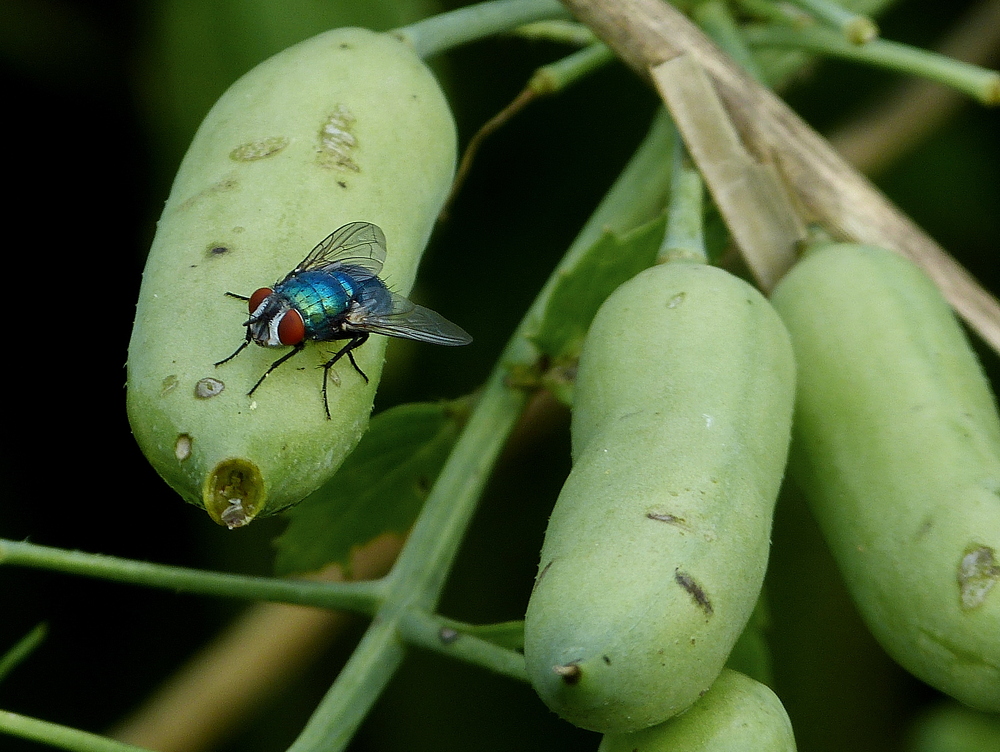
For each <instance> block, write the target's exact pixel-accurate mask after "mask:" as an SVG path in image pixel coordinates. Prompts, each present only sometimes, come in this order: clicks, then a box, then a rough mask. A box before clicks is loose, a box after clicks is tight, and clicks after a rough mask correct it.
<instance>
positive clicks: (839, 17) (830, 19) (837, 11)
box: [790, 0, 878, 44]
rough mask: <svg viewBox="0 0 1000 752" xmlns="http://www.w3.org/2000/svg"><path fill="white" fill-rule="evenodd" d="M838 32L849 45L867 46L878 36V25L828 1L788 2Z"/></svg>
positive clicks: (804, 0) (866, 17)
mask: <svg viewBox="0 0 1000 752" xmlns="http://www.w3.org/2000/svg"><path fill="white" fill-rule="evenodd" d="M790 1H791V3H792V4H793V5H797V6H799V7H800V8H802V9H803V10H805V11H808V12H809V13H811V14H812V15H813V16H815V17H816V18H817V19H819V20H820V21H822V22H823V23H825V24H828V25H830V26H832V27H833V28H835V29H837V30H838V31H839V32H840V37H841V38H842V39H843V40H845V41H847V42H848V43H850V44H867V43H868V42H870V41H872V40H873V39H875V37H877V36H878V25H877V24H876V23H875V22H874V21H872V20H871V19H870V18H868V16H863V15H861V14H860V13H855V12H854V11H851V10H848V9H847V8H844V7H843V6H841V5H837V4H836V3H834V2H830V0H790Z"/></svg>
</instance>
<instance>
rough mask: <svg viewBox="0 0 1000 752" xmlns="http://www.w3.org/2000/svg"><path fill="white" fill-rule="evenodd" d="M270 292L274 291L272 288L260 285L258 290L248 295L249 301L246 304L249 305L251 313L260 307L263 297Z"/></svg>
mask: <svg viewBox="0 0 1000 752" xmlns="http://www.w3.org/2000/svg"><path fill="white" fill-rule="evenodd" d="M272 292H274V290H272V289H271V288H270V287H262V288H260V289H259V290H257V292H255V293H254V294H253V295H251V296H250V302H249V304H248V305H249V307H250V314H251V315H253V312H254V311H256V310H257V309H258V308H259V307H260V304H261V303H263V302H264V299H265V298H266V297H267V296H268V295H270V294H271V293H272Z"/></svg>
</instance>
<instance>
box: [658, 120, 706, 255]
mask: <svg viewBox="0 0 1000 752" xmlns="http://www.w3.org/2000/svg"><path fill="white" fill-rule="evenodd" d="M704 195H705V183H704V181H703V180H702V178H701V173H700V172H698V170H697V168H695V166H694V164H693V163H692V162H691V158H690V156H689V155H688V153H687V149H685V148H684V142H683V141H682V140H681V139H679V138H678V139H677V140H676V141H675V142H674V163H673V170H672V175H671V183H670V203H669V204H668V205H667V232H666V235H665V236H664V238H663V245H662V246H661V247H660V251H659V253H658V254H657V259H656V260H657V263H664V262H667V261H694V262H697V263H702V264H704V263H706V262H707V261H708V252H707V251H706V250H705V232H704V229H705V227H704V219H705V215H704V209H703V204H704Z"/></svg>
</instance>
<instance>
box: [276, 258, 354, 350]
mask: <svg viewBox="0 0 1000 752" xmlns="http://www.w3.org/2000/svg"><path fill="white" fill-rule="evenodd" d="M357 290H358V283H357V281H356V280H354V279H353V278H352V277H351V276H350V275H348V274H345V273H343V272H325V271H315V272H304V273H302V274H299V275H296V276H295V277H292V278H291V279H289V280H288V281H287V282H284V283H283V284H282V285H281V292H282V293H283V294H284V295H285V296H286V297H287V298H288V301H289V302H290V303H291V304H292V305H293V306H294V307H295V308H296V309H297V310H298V312H299V313H301V314H302V321H303V323H304V324H305V329H306V338H307V339H316V340H327V339H335V338H336V337H337V336H338V335H339V334H340V324H341V322H342V319H343V314H345V313H346V312H347V309H348V306H350V303H351V300H352V299H353V298H354V297H355V295H356V294H357Z"/></svg>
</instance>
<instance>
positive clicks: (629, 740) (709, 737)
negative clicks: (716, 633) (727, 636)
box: [598, 668, 795, 752]
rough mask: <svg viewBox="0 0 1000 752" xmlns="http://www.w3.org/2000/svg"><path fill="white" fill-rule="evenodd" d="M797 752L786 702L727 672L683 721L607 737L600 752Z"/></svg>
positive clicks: (742, 676) (680, 718) (677, 719)
mask: <svg viewBox="0 0 1000 752" xmlns="http://www.w3.org/2000/svg"><path fill="white" fill-rule="evenodd" d="M747 750H753V752H795V735H794V734H793V733H792V723H791V721H789V720H788V714H787V713H786V712H785V708H784V706H783V705H782V704H781V700H779V699H778V697H777V695H775V694H774V692H772V691H771V690H770V689H768V687H767V686H766V685H764V684H761V683H760V682H757V681H754V680H753V679H751V678H750V677H748V676H744V675H743V674H741V673H739V672H738V671H733V670H731V669H728V668H727V669H724V670H723V672H722V673H721V674H719V678H718V679H716V680H715V684H713V685H712V688H711V689H710V690H708V692H707V693H706V694H705V696H704V697H702V698H701V699H700V700H698V702H696V703H695V704H694V705H692V706H691V709H690V710H688V711H687V712H686V713H684V715H682V716H680V717H679V718H671V719H670V720H669V721H666V722H664V723H661V724H658V725H656V726H651V727H649V728H646V729H641V730H639V731H634V732H632V733H630V734H607V735H605V737H604V739H602V740H601V746H600V747H599V748H598V752H747Z"/></svg>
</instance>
